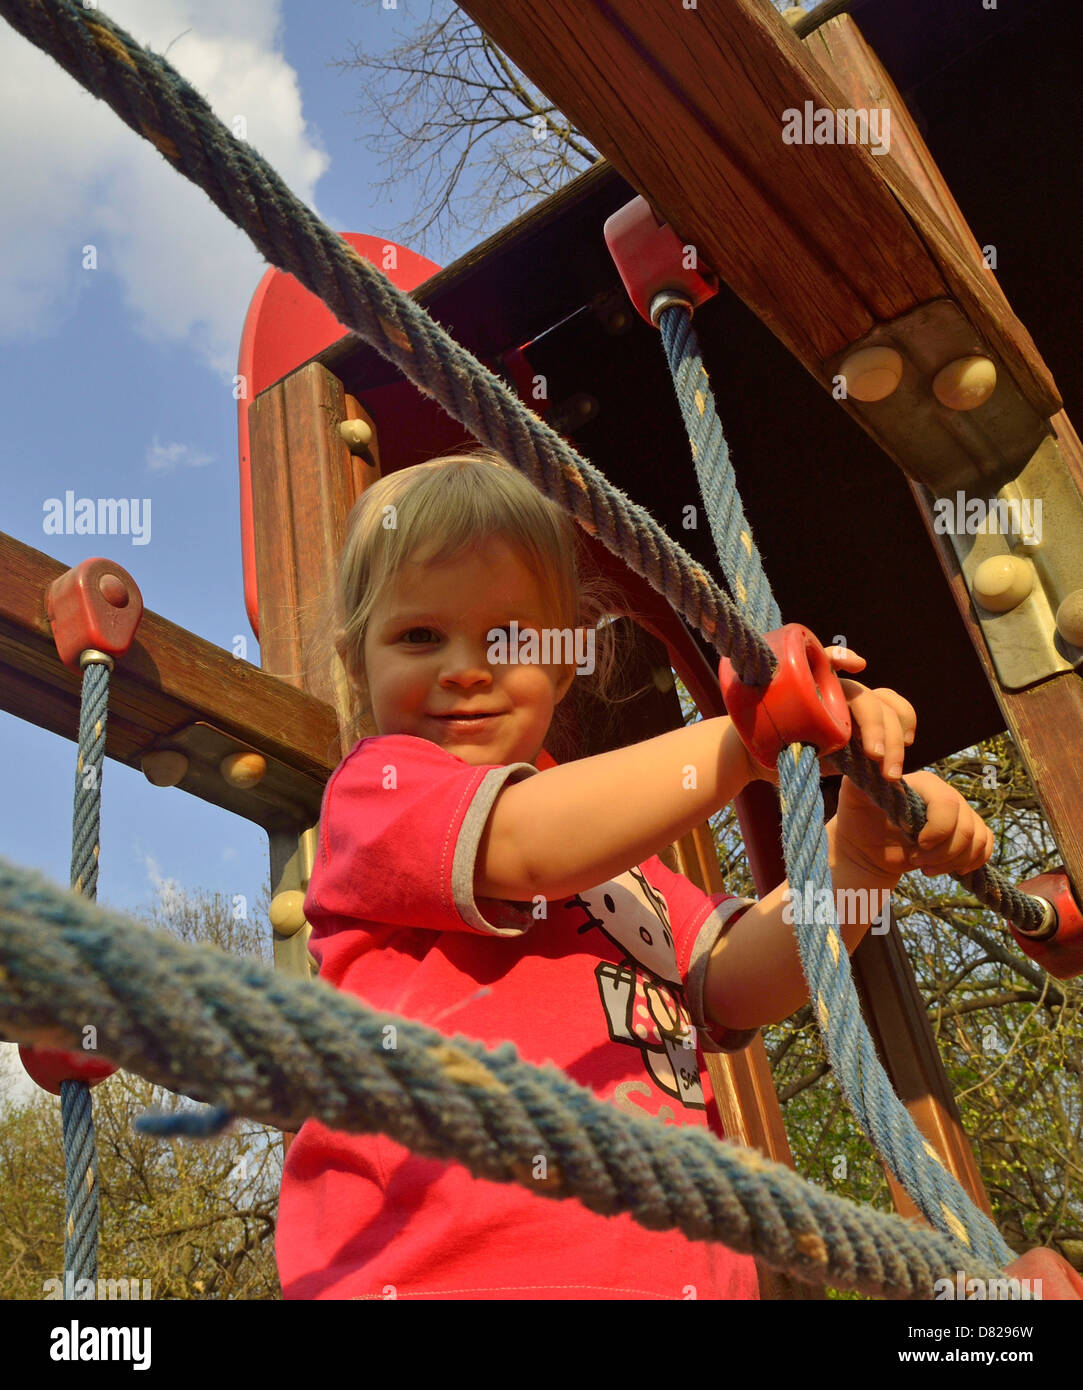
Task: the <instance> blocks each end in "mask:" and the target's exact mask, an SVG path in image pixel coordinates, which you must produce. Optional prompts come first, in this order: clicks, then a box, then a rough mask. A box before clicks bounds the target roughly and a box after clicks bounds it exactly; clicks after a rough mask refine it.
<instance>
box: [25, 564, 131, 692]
mask: <svg viewBox="0 0 1083 1390" xmlns="http://www.w3.org/2000/svg"><path fill="white" fill-rule="evenodd" d="M46 611H47V613H48V615H49V622H50V624H51V626H52V629H53V641H54V642H55V643H56V649H57V652H58V653H59V655H60V660H61V661H62V662H63V663H64V665H65V666H68V667H70V668H71V669H72V670H73V671H78V670H79V657H80V656H81V655H82V653H83V652H85V651H88V650H90V649H94V650H95V651H99V652H105V653H106V654H107V655H109V656H123V655H124V653H125V652H126V651H127V650H128V648H129V647H130V646H131V645H132V639H133V638H134V637H135V630H136V628H137V627H138V626H139V620H140V618H142V616H143V596H142V594H141V593H140V592H139V586H138V585H137V584H136V582H135V580H134V579H133V578H132V576H131V575H130V574H129V573H128V571H127V570H124V569H121V567H120V566H119V565H115V564H114V563H113V562H112V560H103V559H101V558H100V557H98V558H96V559H93V560H84V561H83V562H82V563H81V564H79V565H76V566H75V568H74V569H71V570H68V572H67V574H62V575H61V576H60V578H59V579H57V580H54V581H53V583H52V584H50V585H49V593H48V596H47V598H46Z"/></svg>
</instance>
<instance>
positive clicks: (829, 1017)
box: [659, 306, 1011, 1264]
mask: <svg viewBox="0 0 1083 1390" xmlns="http://www.w3.org/2000/svg"><path fill="white" fill-rule="evenodd" d="M659 326H660V328H661V333H662V342H663V344H664V346H665V350H666V357H667V359H668V362H669V367H670V371H671V373H672V376H673V383H674V387H675V388H676V392H677V399H678V401H679V403H680V407H681V413H682V415H683V417H684V421H685V426H686V428H687V430H688V437H689V442H690V443H691V446H692V457H693V459H694V461H695V467H696V474H697V476H698V478H699V482H700V487H701V490H702V492H703V497H704V500H705V502H706V504H707V515H708V518H709V519H710V523H711V531H712V535H713V536H714V540H715V547H716V549H717V551H718V557H719V561H720V562H721V564H722V567H723V570H724V572H725V575H726V578H727V581H728V583H729V586H730V589H731V591H732V592H733V594H734V597H735V599H736V602H737V606H738V608H739V609H740V611H741V612H742V613H743V615H744V617H745V618H746V619H747V620H748V621H750V622H755V623H756V624H757V626H759V627H760V629H761V630H766V629H768V628H775V627H778V626H779V625H780V623H781V617H780V614H779V609H778V605H777V604H776V602H775V598H774V594H773V593H772V591H771V585H770V583H769V581H768V579H767V576H766V574H765V573H764V570H763V565H762V562H761V560H760V556H759V551H758V548H757V546H756V543H755V541H754V540H753V539H752V531H751V528H750V527H749V525H748V520H747V518H746V517H745V514H744V510H743V508H742V506H741V501H740V495H739V492H738V489H737V480H736V477H735V475H734V472H733V466H732V464H731V462H730V457H729V449H728V446H727V444H726V440H725V436H724V435H723V432H722V426H721V423H720V422H719V419H718V413H717V411H716V409H715V402H714V392H713V391H712V389H711V384H710V381H709V379H708V376H707V371H706V369H705V367H704V365H703V360H702V358H701V356H700V351H699V342H698V340H697V337H696V333H695V330H694V329H693V327H692V316H691V309H690V306H686V307H677V306H674V307H671V308H667V309H664V310H662V312H661V315H660V319H659ZM778 775H779V786H780V791H781V799H782V838H783V851H784V854H785V859H786V871H787V877H788V881H789V884H790V886H791V889H792V890H793V893H794V894H795V895H798V894H800V895H802V897H803V892H804V888H805V886H806V885H810V886H811V887H812V889H813V891H814V894H815V898H814V900H815V902H816V903H817V905H818V910H817V912H816V913H814V914H811V915H812V918H813V920H811V921H809V920H806V914H805V913H804V912H802V911H795V913H794V932H795V935H796V937H797V942H798V948H799V950H800V953H801V963H802V966H803V968H804V971H805V975H806V977H807V979H808V981H809V986H810V997H811V999H812V1001H813V1003H814V1005H815V1008H816V1014H817V1017H818V1019H819V1022H820V1029H821V1032H822V1034H823V1037H824V1041H825V1044H826V1047H827V1055H828V1059H829V1061H830V1063H831V1067H832V1070H833V1071H834V1072H835V1075H836V1077H837V1078H838V1081H839V1084H840V1085H841V1087H842V1089H843V1092H844V1094H845V1095H846V1099H847V1100H848V1102H849V1104H850V1108H851V1109H852V1110H853V1112H854V1114H855V1115H856V1117H857V1120H858V1122H859V1124H860V1125H861V1127H862V1129H863V1130H864V1132H865V1134H866V1135H867V1136H868V1138H869V1139H870V1140H871V1142H872V1143H873V1144H874V1145H875V1147H876V1148H877V1149H878V1150H879V1151H880V1152H881V1153H882V1154H883V1155H884V1158H885V1160H886V1162H887V1164H888V1166H889V1167H890V1168H891V1171H892V1172H893V1173H894V1174H895V1176H896V1177H897V1178H898V1179H899V1181H900V1182H901V1183H902V1185H903V1186H904V1187H905V1188H906V1191H907V1192H908V1193H909V1194H910V1196H911V1197H912V1198H913V1200H914V1201H915V1202H916V1203H917V1205H918V1207H919V1208H920V1209H921V1211H922V1212H924V1214H925V1216H926V1217H927V1218H928V1219H929V1220H930V1221H931V1222H932V1223H933V1225H934V1226H936V1227H938V1228H939V1229H941V1230H946V1231H948V1232H950V1233H951V1234H952V1235H954V1236H955V1237H956V1238H957V1239H959V1240H961V1241H963V1242H965V1243H966V1244H967V1245H968V1246H969V1247H970V1248H971V1249H972V1250H974V1251H975V1252H976V1253H977V1254H979V1255H980V1256H981V1258H982V1259H985V1260H991V1261H995V1262H999V1263H1005V1264H1006V1263H1008V1261H1009V1260H1010V1259H1011V1252H1010V1250H1009V1249H1008V1246H1007V1245H1006V1244H1005V1243H1004V1240H1003V1239H1002V1237H1001V1235H1000V1232H999V1231H998V1230H997V1228H996V1227H995V1226H994V1225H993V1223H992V1222H991V1221H990V1220H989V1218H988V1217H987V1216H986V1215H985V1213H984V1212H982V1211H980V1210H979V1209H978V1208H977V1207H976V1206H975V1204H974V1203H973V1202H972V1201H971V1199H970V1196H969V1195H968V1194H967V1192H966V1191H965V1189H964V1188H963V1187H962V1185H961V1184H960V1183H959V1182H958V1181H957V1179H956V1178H954V1177H953V1176H952V1174H950V1173H949V1172H948V1171H947V1170H946V1169H945V1168H944V1166H943V1165H942V1164H941V1162H940V1159H939V1158H938V1156H937V1154H936V1152H935V1150H934V1149H933V1147H932V1146H931V1145H930V1144H929V1143H928V1142H927V1141H926V1140H925V1138H924V1137H923V1135H922V1134H921V1132H920V1130H919V1129H918V1127H917V1125H916V1124H915V1123H914V1121H913V1118H912V1117H911V1115H910V1113H909V1111H908V1110H907V1109H906V1107H905V1106H904V1105H903V1104H902V1102H901V1101H900V1100H899V1098H898V1096H897V1095H896V1094H895V1090H894V1087H893V1086H892V1085H891V1082H890V1080H889V1079H888V1076H887V1073H886V1072H885V1071H884V1068H883V1066H882V1065H881V1063H880V1060H879V1058H878V1056H877V1054H876V1048H875V1046H874V1044H873V1041H872V1038H871V1037H870V1035H869V1030H868V1027H867V1026H866V1024H865V1020H864V1018H863V1017H862V1014H861V1006H860V1003H859V1001H858V998H857V991H856V990H855V988H854V983H853V976H852V973H851V970H850V958H849V955H848V953H847V951H846V947H845V945H844V944H843V941H842V938H841V936H840V935H839V930H838V921H837V917H836V912H835V893H834V886H833V884H832V881H831V869H830V864H829V862H828V846H827V834H826V831H825V828H824V803H823V795H822V794H821V791H820V765H819V759H818V757H817V753H816V750H815V748H812V747H811V746H808V745H798V744H791V745H790V747H788V748H783V749H782V751H781V752H780V754H779V758H778ZM798 901H800V899H799V900H798ZM821 905H822V907H823V908H824V909H827V911H826V912H822V911H820V910H819V907H820V906H821ZM824 916H827V917H828V918H829V920H828V921H824V920H823V918H824Z"/></svg>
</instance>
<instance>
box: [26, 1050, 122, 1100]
mask: <svg viewBox="0 0 1083 1390" xmlns="http://www.w3.org/2000/svg"><path fill="white" fill-rule="evenodd" d="M19 1057H20V1058H21V1059H22V1064H23V1067H24V1068H25V1070H26V1072H27V1074H28V1075H29V1076H31V1077H32V1078H33V1079H34V1080H35V1081H36V1082H37V1083H38V1085H39V1086H40V1087H41V1088H42V1089H43V1090H45V1091H52V1093H53V1095H54V1096H58V1095H59V1094H60V1083H61V1082H62V1081H85V1082H87V1083H88V1085H91V1086H96V1085H97V1084H98V1082H99V1081H104V1080H105V1078H106V1077H107V1076H112V1075H113V1073H114V1072H115V1071H116V1067H114V1066H113V1064H112V1062H105V1061H103V1060H102V1059H101V1058H100V1057H91V1056H88V1054H87V1053H85V1052H62V1051H60V1050H59V1049H58V1048H53V1047H27V1046H26V1045H23V1046H20V1048H19Z"/></svg>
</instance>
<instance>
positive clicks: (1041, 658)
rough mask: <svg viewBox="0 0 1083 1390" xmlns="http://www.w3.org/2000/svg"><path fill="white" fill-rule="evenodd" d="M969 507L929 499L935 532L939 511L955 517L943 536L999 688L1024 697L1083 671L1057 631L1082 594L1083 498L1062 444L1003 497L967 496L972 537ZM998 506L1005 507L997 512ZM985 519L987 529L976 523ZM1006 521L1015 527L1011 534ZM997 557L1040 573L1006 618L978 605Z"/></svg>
mask: <svg viewBox="0 0 1083 1390" xmlns="http://www.w3.org/2000/svg"><path fill="white" fill-rule="evenodd" d="M963 499H964V494H962V493H961V492H960V493H958V494H957V495H956V497H955V498H954V499H949V498H941V499H931V500H930V502H929V506H930V510H932V511H933V514H934V528H935V527H936V526H937V525H938V520H937V519H936V517H937V507H938V505H939V508H940V513H939V515H940V517H942V518H944V519H945V520H946V519H947V517H948V515H949V510H948V509H949V508H950V514H951V515H953V519H954V523H955V524H954V527H953V528H952V529H947V528H945V529H944V531H943V534H944V535H945V537H946V539H948V540H949V541H950V543H951V546H952V549H953V550H954V551H955V554H956V557H957V558H958V561H959V568H960V569H961V570H962V573H963V578H964V579H965V581H966V587H967V590H968V592H969V593H970V595H971V598H972V600H973V604H974V615H975V617H976V618H977V620H978V623H979V625H980V626H981V630H982V634H983V635H984V637H985V642H986V646H987V647H988V648H989V655H990V656H991V657H992V660H993V665H994V667H995V669H996V673H997V678H998V679H999V681H1000V684H1001V685H1002V686H1003V687H1004V689H1005V690H1023V689H1025V688H1026V687H1027V686H1030V685H1036V684H1037V683H1038V682H1039V681H1043V680H1047V679H1048V678H1049V677H1050V676H1056V675H1059V674H1060V673H1061V672H1062V671H1071V670H1073V669H1074V668H1076V667H1079V666H1080V665H1083V648H1080V647H1075V646H1072V645H1071V644H1070V643H1068V642H1066V641H1065V640H1064V638H1063V637H1062V636H1061V635H1060V633H1059V632H1058V631H1057V627H1056V615H1057V609H1058V608H1059V607H1060V605H1061V603H1062V602H1063V601H1064V599H1065V598H1067V596H1068V595H1069V594H1070V593H1073V592H1074V591H1076V590H1083V498H1080V495H1079V492H1078V491H1077V489H1076V486H1075V483H1074V482H1073V480H1072V476H1071V474H1070V473H1069V471H1068V468H1067V466H1066V464H1065V462H1064V459H1063V458H1062V457H1061V453H1060V449H1059V448H1058V446H1057V442H1056V440H1055V439H1052V438H1050V439H1047V440H1046V441H1045V442H1044V443H1043V444H1042V445H1041V447H1040V448H1039V449H1037V450H1036V451H1035V453H1034V455H1033V457H1032V458H1031V459H1030V460H1029V462H1028V463H1027V465H1026V467H1025V468H1023V470H1022V471H1021V472H1020V474H1019V476H1018V477H1017V478H1016V479H1014V481H1012V482H1010V483H1007V484H1005V486H1004V487H1002V488H1000V489H999V491H998V492H995V493H989V494H978V495H977V496H976V497H975V496H974V495H969V496H966V498H965V502H966V506H967V510H968V511H969V513H970V516H971V517H972V518H974V519H975V520H976V524H975V525H974V526H973V529H970V523H969V521H967V520H966V519H965V518H961V517H960V512H961V510H962V506H961V504H962V503H963ZM998 502H1003V503H1005V504H1006V506H1003V507H1000V508H998V507H997V505H996V504H997V503H998ZM974 503H976V504H977V505H971V504H974ZM945 504H947V505H946V506H945ZM981 516H984V517H985V518H986V521H985V523H984V525H983V524H982V523H981V522H980V520H977V518H980V517H981ZM1005 517H1008V518H1009V519H1010V520H1009V524H1008V525H1007V526H1005V525H1004V524H1003V521H1004V518H1005ZM1012 519H1015V520H1018V521H1021V522H1022V526H1016V525H1013V524H1012ZM961 521H962V523H963V524H960V522H961ZM1028 521H1029V523H1030V527H1029V534H1028V525H1027V523H1028ZM998 555H1017V556H1020V557H1021V558H1022V559H1024V560H1026V561H1029V562H1030V564H1032V565H1033V566H1034V570H1035V584H1034V587H1033V589H1032V590H1031V592H1030V594H1029V595H1028V597H1027V598H1025V599H1024V600H1023V601H1022V603H1020V604H1019V605H1018V606H1017V607H1016V608H1013V609H1011V610H1010V611H1009V612H1007V613H990V612H988V611H987V610H986V609H984V608H983V607H982V606H981V604H980V603H978V602H977V600H974V599H973V594H974V575H975V573H976V572H977V569H978V566H979V565H980V564H982V562H983V561H985V560H989V559H992V558H994V557H995V556H998Z"/></svg>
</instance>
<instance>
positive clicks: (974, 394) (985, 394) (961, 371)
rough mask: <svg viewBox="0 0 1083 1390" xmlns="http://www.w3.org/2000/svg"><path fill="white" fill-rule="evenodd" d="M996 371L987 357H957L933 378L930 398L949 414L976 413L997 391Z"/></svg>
mask: <svg viewBox="0 0 1083 1390" xmlns="http://www.w3.org/2000/svg"><path fill="white" fill-rule="evenodd" d="M996 384H997V369H996V366H995V365H994V364H993V363H992V362H991V361H990V360H989V358H988V357H960V358H959V360H958V361H957V362H949V363H948V365H947V366H946V367H942V368H941V369H940V371H938V372H937V374H936V376H935V377H934V378H933V395H934V396H935V397H936V399H937V400H938V401H939V402H940V404H941V405H943V406H947V408H948V409H949V410H976V409H977V408H978V406H979V405H984V404H985V402H986V401H987V400H988V399H989V397H990V396H991V395H992V394H993V392H994V391H995V390H996Z"/></svg>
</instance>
